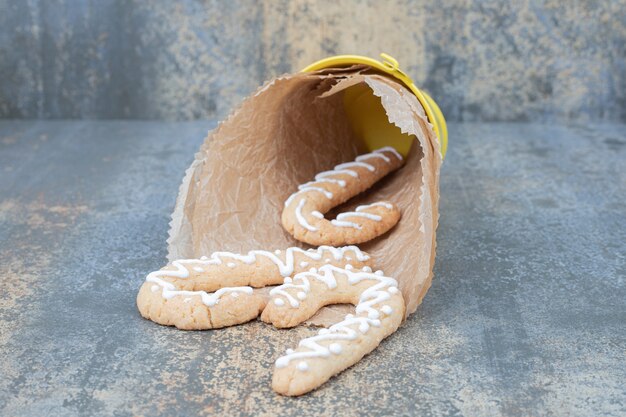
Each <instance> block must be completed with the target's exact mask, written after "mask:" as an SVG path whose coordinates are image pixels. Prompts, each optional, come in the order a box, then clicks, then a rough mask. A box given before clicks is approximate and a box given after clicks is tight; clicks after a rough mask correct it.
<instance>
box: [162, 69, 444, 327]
mask: <svg viewBox="0 0 626 417" xmlns="http://www.w3.org/2000/svg"><path fill="white" fill-rule="evenodd" d="M365 90H367V92H368V94H370V95H371V96H372V97H375V100H374V101H372V99H370V98H366V99H365V100H367V101H368V102H371V103H374V104H376V103H378V105H380V108H381V111H384V115H385V117H386V118H387V121H388V123H391V124H392V125H394V126H396V127H397V129H396V130H397V135H393V138H391V137H388V138H387V141H391V140H393V143H388V142H385V140H386V138H384V137H383V138H379V137H377V136H376V135H372V134H371V133H372V132H371V130H367V129H365V132H366V133H368V134H369V138H370V139H369V140H368V139H367V138H364V136H367V135H364V134H363V132H364V130H363V127H362V126H361V127H359V126H358V125H355V118H354V114H351V112H352V110H350V108H349V107H348V108H347V109H346V103H347V102H349V100H350V95H351V94H354V92H355V91H357V92H358V93H359V95H363V92H364V91H365ZM380 114H383V113H380ZM360 129H361V130H360ZM372 137H374V138H375V140H376V141H377V142H376V143H375V145H376V144H378V143H380V145H381V146H385V145H392V146H394V147H396V148H398V149H399V150H400V151H401V152H403V153H405V155H406V164H405V166H404V167H403V168H401V169H400V170H399V171H397V172H395V173H393V174H391V175H389V176H388V177H386V178H384V179H383V180H382V181H380V182H379V183H378V184H376V186H375V187H373V188H372V189H370V190H369V191H367V192H365V193H363V194H362V195H359V196H357V197H356V198H354V199H352V200H350V201H349V202H347V203H346V204H345V205H344V206H342V207H339V208H337V209H336V210H338V211H344V210H345V209H349V208H353V207H355V206H356V205H358V204H365V203H367V202H373V201H376V200H381V199H386V200H390V201H393V202H394V203H395V204H397V205H398V207H399V208H400V209H401V211H402V218H401V220H400V222H399V223H398V225H396V226H395V227H394V228H393V229H392V230H391V231H390V232H388V233H387V234H385V235H383V236H381V237H379V238H377V239H375V240H373V241H371V242H367V243H366V244H363V245H360V247H361V249H363V250H365V251H367V252H368V253H370V255H372V257H373V258H374V259H375V261H376V266H377V267H378V268H379V269H382V270H383V271H384V272H385V274H386V275H388V276H392V277H394V278H396V279H397V280H398V283H399V286H400V288H401V290H402V293H403V295H404V297H405V301H406V305H407V312H406V314H407V315H409V314H411V313H413V312H414V311H415V309H416V308H417V306H418V305H419V303H420V302H421V300H422V298H423V297H424V295H425V294H426V291H427V290H428V288H429V287H430V282H431V279H432V269H433V265H434V259H435V231H436V228H437V220H438V207H437V204H438V198H439V168H440V165H441V154H440V151H439V143H438V141H437V137H436V135H435V134H434V133H433V130H432V126H431V125H430V124H429V123H428V120H427V118H426V116H425V114H424V110H423V108H422V107H421V105H420V104H419V102H418V101H417V99H416V98H415V96H414V95H413V94H412V93H411V92H410V91H409V90H407V89H406V88H405V87H404V86H402V85H401V84H399V83H397V82H396V81H394V80H392V79H390V78H387V77H385V76H381V75H376V74H369V73H368V71H367V68H366V67H362V66H359V67H354V68H349V69H345V68H344V69H340V70H335V71H333V70H324V71H318V72H315V73H306V74H302V73H301V74H294V75H285V76H282V77H279V78H276V79H274V80H271V81H270V82H268V83H267V84H266V85H265V86H263V87H262V88H260V89H259V90H258V91H257V92H256V93H255V94H253V95H252V96H250V97H248V98H247V99H245V100H244V101H243V103H242V104H241V106H240V107H239V108H237V109H235V110H234V111H233V112H232V113H231V115H230V116H229V117H228V118H227V119H226V120H224V121H223V122H221V123H220V124H219V125H218V127H217V128H216V129H215V130H213V131H212V132H210V133H209V135H208V136H207V138H206V140H205V141H204V143H203V145H202V146H201V148H200V150H199V152H198V153H197V154H196V155H195V159H194V161H193V163H192V164H191V166H190V167H189V168H188V170H187V172H186V175H185V178H184V179H183V182H182V184H181V187H180V190H179V195H178V199H177V201H176V207H175V209H174V212H173V214H172V221H171V223H170V231H169V239H168V244H169V247H168V259H169V260H170V261H172V260H175V259H180V258H197V257H200V256H202V255H210V254H211V253H212V252H214V251H218V250H226V251H233V252H247V251H249V250H253V249H266V250H274V249H285V248H287V247H290V246H299V247H302V248H307V247H308V246H307V245H306V244H304V243H301V242H298V241H296V240H295V239H293V238H292V237H291V235H289V234H288V233H287V232H286V231H285V230H284V229H283V227H282V225H281V222H280V217H281V212H282V209H283V207H284V202H285V200H286V199H287V197H289V195H290V194H291V193H293V192H294V191H296V190H297V186H298V185H299V184H302V183H304V182H307V181H310V180H312V179H313V177H314V176H315V174H317V173H318V172H321V171H325V170H329V169H332V168H333V167H334V166H335V165H337V164H340V163H342V162H347V161H351V160H353V159H354V158H355V157H356V156H357V155H359V154H361V153H365V152H368V151H370V150H372V149H369V148H371V146H372V139H371V138H372ZM331 215H332V214H331ZM344 314H345V308H341V307H339V306H331V307H326V308H325V309H323V310H321V311H320V313H318V315H317V316H316V317H314V318H313V319H311V320H310V321H309V323H311V324H318V325H328V324H332V323H334V322H336V321H339V320H340V319H341V318H343V315H344Z"/></svg>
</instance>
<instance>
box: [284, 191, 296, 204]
mask: <svg viewBox="0 0 626 417" xmlns="http://www.w3.org/2000/svg"><path fill="white" fill-rule="evenodd" d="M296 197H298V192H297V191H296V192H295V193H293V194H291V195H290V196H289V198H288V199H287V200H286V201H285V207H287V206H288V205H289V204H291V202H292V201H293V200H294V199H295V198H296Z"/></svg>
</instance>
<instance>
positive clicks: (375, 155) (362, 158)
mask: <svg viewBox="0 0 626 417" xmlns="http://www.w3.org/2000/svg"><path fill="white" fill-rule="evenodd" d="M370 158H380V159H382V160H383V161H385V162H391V159H389V157H387V155H385V154H383V153H366V154H365V155H361V156H357V157H356V159H355V161H357V162H361V161H366V160H368V159H370Z"/></svg>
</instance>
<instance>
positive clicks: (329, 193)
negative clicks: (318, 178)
mask: <svg viewBox="0 0 626 417" xmlns="http://www.w3.org/2000/svg"><path fill="white" fill-rule="evenodd" d="M307 191H317V192H320V193H322V194H324V196H326V198H328V199H330V198H333V193H331V192H330V191H327V190H325V189H323V188H321V187H303V188H301V189H300V191H298V192H299V193H304V192H307Z"/></svg>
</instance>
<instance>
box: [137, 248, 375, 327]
mask: <svg viewBox="0 0 626 417" xmlns="http://www.w3.org/2000/svg"><path fill="white" fill-rule="evenodd" d="M347 263H351V264H354V265H359V266H360V267H369V266H370V265H372V261H371V258H370V256H369V255H368V254H367V253H365V252H363V251H361V250H360V249H359V248H357V247H356V246H346V247H341V248H333V247H328V246H321V247H319V248H317V249H309V250H304V249H300V248H295V247H292V248H288V249H287V250H282V251H281V250H277V251H274V252H269V251H263V250H255V251H250V252H248V253H247V254H243V255H242V254H236V253H231V252H215V253H213V254H212V255H211V256H210V257H202V258H200V259H181V260H177V261H174V262H172V264H171V265H168V266H166V267H165V268H163V269H161V270H159V271H155V272H152V273H150V274H149V275H148V276H147V278H146V282H145V283H144V284H143V285H142V287H141V289H140V290H139V294H138V295H137V307H138V308H139V311H140V313H141V315H142V316H143V317H145V318H147V319H149V320H152V321H154V322H156V323H159V324H163V325H172V326H176V327H178V328H180V329H187V330H192V329H193V330H202V329H213V328H219V327H226V326H232V325H235V324H239V323H244V322H246V321H250V320H252V319H254V318H256V317H258V315H259V314H260V312H261V311H262V309H263V308H264V307H265V299H264V297H261V296H260V295H258V294H255V293H254V291H253V289H252V287H264V286H267V285H276V284H280V283H282V282H283V279H284V278H285V277H288V276H290V275H292V274H297V273H299V272H302V271H306V270H308V269H310V268H319V267H322V266H324V265H338V266H344V265H346V264H347Z"/></svg>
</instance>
